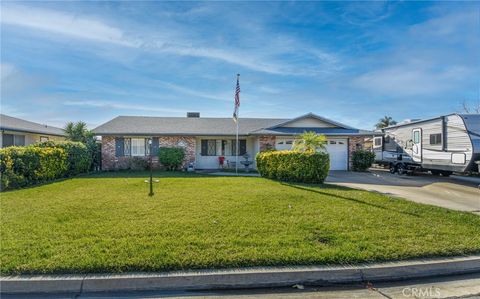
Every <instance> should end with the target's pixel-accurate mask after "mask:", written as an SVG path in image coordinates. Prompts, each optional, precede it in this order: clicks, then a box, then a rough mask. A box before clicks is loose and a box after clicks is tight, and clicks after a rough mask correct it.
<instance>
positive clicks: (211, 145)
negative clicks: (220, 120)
mask: <svg viewBox="0 0 480 299" xmlns="http://www.w3.org/2000/svg"><path fill="white" fill-rule="evenodd" d="M201 150H202V152H201V155H202V156H216V155H217V140H215V139H204V140H202V149H201Z"/></svg>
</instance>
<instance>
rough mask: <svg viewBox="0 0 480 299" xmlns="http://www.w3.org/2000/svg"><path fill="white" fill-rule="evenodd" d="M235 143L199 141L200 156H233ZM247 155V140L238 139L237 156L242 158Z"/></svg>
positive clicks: (212, 140) (228, 141)
mask: <svg viewBox="0 0 480 299" xmlns="http://www.w3.org/2000/svg"><path fill="white" fill-rule="evenodd" d="M236 151H237V149H236V141H235V140H231V139H229V140H215V139H203V140H202V141H201V153H200V154H201V155H202V156H217V155H222V156H235V153H236ZM246 153H247V140H245V139H240V140H239V147H238V155H239V156H242V155H244V154H246Z"/></svg>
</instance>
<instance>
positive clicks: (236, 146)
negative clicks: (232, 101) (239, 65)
mask: <svg viewBox="0 0 480 299" xmlns="http://www.w3.org/2000/svg"><path fill="white" fill-rule="evenodd" d="M239 79H240V74H237V82H239ZM239 112H240V107H238V108H237V121H236V122H235V123H236V124H237V136H236V141H235V174H236V175H238V122H239V121H240V118H239V117H238V116H239V114H240V113H239Z"/></svg>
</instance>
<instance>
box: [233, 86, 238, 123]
mask: <svg viewBox="0 0 480 299" xmlns="http://www.w3.org/2000/svg"><path fill="white" fill-rule="evenodd" d="M239 107H240V82H239V79H238V78H237V87H236V88H235V108H234V110H233V120H234V121H235V122H237V119H238V108H239Z"/></svg>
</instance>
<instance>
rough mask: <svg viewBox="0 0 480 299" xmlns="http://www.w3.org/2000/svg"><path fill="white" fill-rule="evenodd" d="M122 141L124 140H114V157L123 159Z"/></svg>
mask: <svg viewBox="0 0 480 299" xmlns="http://www.w3.org/2000/svg"><path fill="white" fill-rule="evenodd" d="M123 140H124V138H115V157H123V156H124V154H123Z"/></svg>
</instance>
